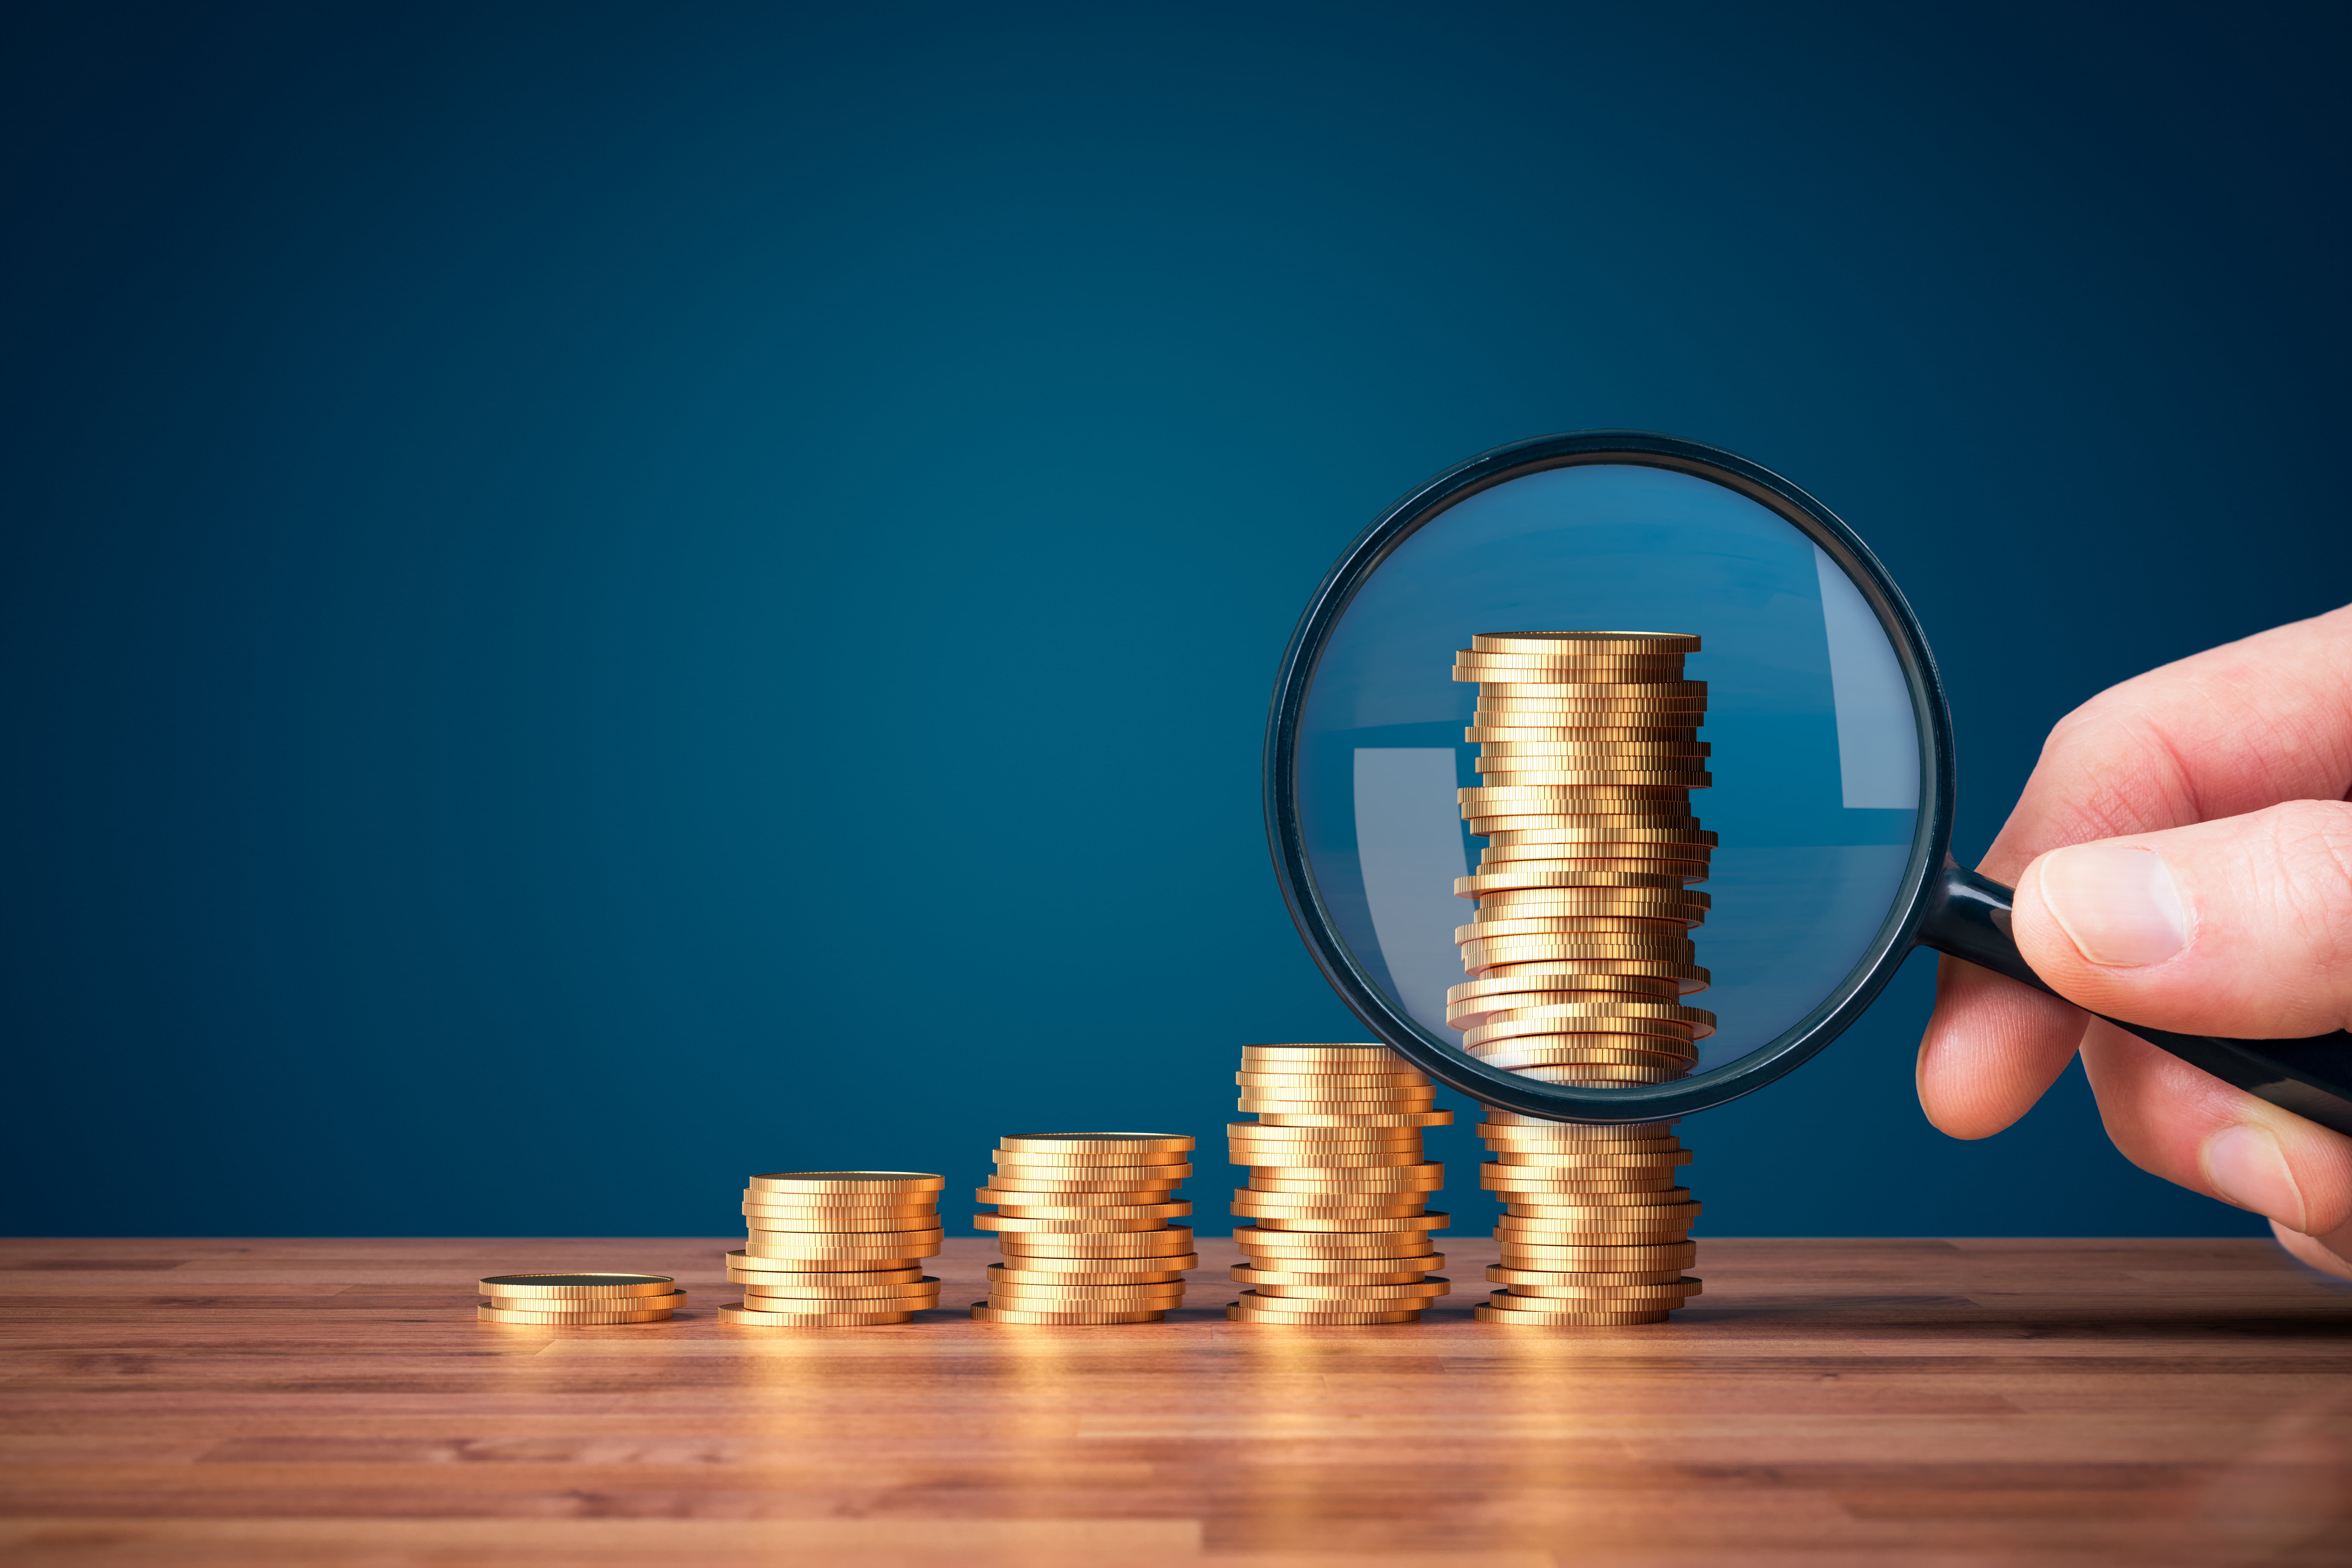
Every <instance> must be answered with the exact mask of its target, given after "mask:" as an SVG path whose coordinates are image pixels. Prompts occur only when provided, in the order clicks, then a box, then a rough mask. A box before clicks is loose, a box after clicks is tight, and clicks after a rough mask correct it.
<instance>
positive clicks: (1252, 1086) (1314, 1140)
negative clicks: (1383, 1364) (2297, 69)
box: [1225, 1045, 1454, 1325]
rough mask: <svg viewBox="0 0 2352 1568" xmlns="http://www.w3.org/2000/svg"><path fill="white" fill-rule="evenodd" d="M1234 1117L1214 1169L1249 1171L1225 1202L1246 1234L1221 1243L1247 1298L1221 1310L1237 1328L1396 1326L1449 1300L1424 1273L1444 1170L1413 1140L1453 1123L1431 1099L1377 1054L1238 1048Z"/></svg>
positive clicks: (1353, 1048) (1439, 1216)
mask: <svg viewBox="0 0 2352 1568" xmlns="http://www.w3.org/2000/svg"><path fill="white" fill-rule="evenodd" d="M1238 1078H1239V1081H1240V1084H1241V1089H1242V1094H1241V1109H1242V1110H1244V1111H1250V1112H1255V1113H1256V1116H1257V1120H1256V1121H1235V1122H1232V1123H1229V1124H1228V1126H1227V1128H1226V1133H1227V1139H1228V1142H1229V1146H1230V1147H1229V1153H1228V1157H1229V1158H1230V1159H1231V1160H1232V1161H1233V1163H1234V1164H1236V1165H1247V1166H1248V1167H1249V1168H1250V1183H1249V1185H1248V1186H1247V1187H1246V1188H1244V1189H1242V1190H1240V1191H1238V1192H1236V1193H1234V1215H1235V1216H1236V1217H1238V1218H1241V1219H1244V1220H1247V1221H1248V1222H1249V1223H1248V1224H1247V1225H1244V1226H1236V1227H1235V1229H1234V1240H1235V1241H1236V1242H1238V1243H1239V1244H1240V1245H1241V1248H1242V1251H1243V1252H1244V1253H1245V1254H1247V1255H1248V1258H1249V1261H1248V1262H1247V1263H1245V1264H1243V1265H1241V1266H1239V1267H1237V1268H1234V1271H1233V1275H1234V1279H1235V1280H1237V1281H1239V1282H1240V1283H1242V1284H1243V1285H1245V1286H1247V1287H1248V1289H1245V1290H1244V1291H1243V1292H1242V1298H1241V1300H1238V1301H1235V1302H1234V1303H1233V1304H1232V1305H1231V1306H1229V1307H1227V1308H1226V1309H1225V1316H1226V1317H1228V1318H1231V1319H1233V1320H1234V1321H1237V1322H1248V1323H1284V1324H1293V1325H1308V1324H1326V1323H1328V1324H1345V1323H1410V1322H1416V1321H1419V1320H1420V1318H1421V1314H1422V1311H1423V1309H1424V1308H1426V1307H1427V1306H1428V1305H1429V1304H1430V1302H1431V1301H1433V1300H1435V1299H1436V1298H1437V1297H1439V1296H1443V1295H1444V1294H1446V1292H1447V1291H1449V1290H1450V1289H1452V1288H1453V1287H1452V1286H1450V1285H1449V1284H1447V1283H1446V1281H1445V1280H1444V1279H1441V1278H1435V1277H1433V1275H1432V1272H1431V1271H1432V1270H1433V1269H1436V1268H1441V1267H1443V1266H1444V1262H1445V1259H1444V1257H1442V1256H1440V1255H1439V1254H1437V1253H1435V1252H1433V1250H1432V1247H1433V1241H1432V1237H1431V1233H1432V1232H1434V1231H1439V1230H1443V1229H1444V1228H1445V1225H1446V1220H1447V1217H1448V1216H1447V1215H1444V1214H1443V1213H1438V1212H1433V1211H1432V1210H1431V1209H1430V1208H1429V1207H1428V1201H1429V1195H1430V1194H1432V1193H1433V1192H1435V1191H1437V1189H1438V1188H1439V1187H1441V1186H1443V1185H1444V1167H1443V1166H1441V1165H1439V1164H1438V1163H1435V1162H1433V1161H1432V1160H1431V1159H1429V1158H1428V1156H1427V1155H1426V1154H1424V1153H1423V1151H1422V1146H1421V1139H1422V1129H1423V1128H1424V1127H1442V1126H1444V1125H1445V1124H1446V1123H1448V1122H1451V1121H1453V1120H1454V1113H1453V1112H1452V1111H1450V1110H1435V1109H1433V1100H1434V1099H1435V1097H1436V1089H1435V1088H1434V1086H1433V1085H1432V1084H1431V1083H1430V1081H1429V1079H1427V1078H1426V1077H1424V1076H1423V1074H1422V1073H1421V1072H1419V1071H1418V1070H1416V1069H1415V1068H1412V1067H1411V1066H1409V1065H1408V1064H1407V1063H1406V1062H1405V1061H1404V1059H1403V1058H1401V1057H1399V1056H1398V1055H1397V1054H1396V1053H1395V1052H1393V1051H1391V1050H1390V1049H1389V1048H1388V1047H1385V1046H1378V1045H1371V1046H1361V1045H1338V1046H1323V1045H1282V1046H1246V1047H1243V1050H1242V1068H1241V1072H1240V1074H1239V1075H1238Z"/></svg>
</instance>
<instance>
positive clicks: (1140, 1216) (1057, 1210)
mask: <svg viewBox="0 0 2352 1568" xmlns="http://www.w3.org/2000/svg"><path fill="white" fill-rule="evenodd" d="M1191 1213H1192V1205H1191V1204H1190V1203H1173V1204H1097V1205H1074V1204H1004V1203H1000V1204H998V1205H997V1206H996V1212H995V1213H994V1214H993V1215H982V1216H980V1217H983V1218H988V1219H1044V1220H1076V1221H1077V1222H1079V1223H1081V1224H1086V1225H1092V1224H1095V1223H1097V1221H1119V1222H1124V1221H1128V1220H1156V1219H1176V1218H1179V1217H1181V1216H1182V1215H1188V1214H1191ZM1120 1228H1122V1229H1125V1228H1127V1227H1126V1226H1125V1225H1124V1224H1122V1225H1121V1226H1120Z"/></svg>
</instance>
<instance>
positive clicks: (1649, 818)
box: [1462, 801, 1698, 843]
mask: <svg viewBox="0 0 2352 1568" xmlns="http://www.w3.org/2000/svg"><path fill="white" fill-rule="evenodd" d="M1651 804H1654V803H1652V802H1648V801H1633V802H1616V801H1599V802H1596V803H1594V805H1597V806H1598V807H1600V808H1601V809H1599V810H1595V809H1592V808H1591V807H1587V806H1582V805H1580V806H1578V807H1577V809H1575V810H1573V811H1568V810H1559V811H1529V810H1527V809H1525V808H1523V807H1512V808H1508V809H1506V810H1500V811H1487V810H1486V809H1485V808H1483V807H1482V808H1480V809H1477V810H1475V811H1465V812H1464V813H1463V814H1462V826H1463V827H1464V828H1465V830H1466V831H1467V832H1469V834H1470V835H1471V836H1472V837H1477V838H1484V839H1486V840H1487V841H1488V842H1489V843H1492V842H1493V841H1494V840H1496V839H1497V838H1500V837H1505V836H1506V835H1507V834H1512V833H1557V832H1569V831H1574V832H1585V831H1588V830H1595V829H1598V828H1599V825H1601V824H1602V823H1612V822H1615V823H1631V824H1633V825H1635V826H1642V827H1647V828H1654V829H1655V828H1668V827H1672V826H1674V825H1675V824H1676V823H1677V822H1681V823H1690V824H1695V823H1696V822H1697V820H1698V818H1696V817H1695V816H1687V815H1683V816H1662V815H1657V814H1654V813H1651V812H1647V811H1642V812H1640V813H1639V815H1634V814H1633V813H1630V812H1629V813H1628V814H1627V815H1625V816H1610V815H1608V814H1607V808H1608V807H1610V806H1612V805H1632V806H1633V807H1636V808H1639V807H1642V806H1645V805H1651Z"/></svg>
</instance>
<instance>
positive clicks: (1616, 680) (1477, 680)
mask: <svg viewBox="0 0 2352 1568" xmlns="http://www.w3.org/2000/svg"><path fill="white" fill-rule="evenodd" d="M1447 673H1448V674H1449V675H1451V676H1452V677H1453V679H1454V681H1455V682H1456V683H1457V684H1460V685H1463V686H1477V687H1482V688H1484V687H1492V686H1517V685H1525V684H1527V683H1529V682H1537V683H1540V684H1543V685H1546V686H1559V685H1573V686H1575V687H1577V688H1579V689H1583V688H1586V687H1593V686H1602V687H1607V686H1618V687H1634V688H1638V689H1641V690H1642V691H1643V692H1644V693H1645V694H1647V693H1651V692H1652V691H1653V689H1654V688H1656V687H1660V686H1672V685H1677V684H1685V683H1686V682H1687V678H1688V675H1689V672H1688V671H1687V670H1685V668H1683V661H1682V660H1681V659H1678V658H1651V659H1632V658H1624V659H1597V658H1596V659H1578V660H1570V659H1538V658H1529V657H1528V656H1525V655H1516V656H1515V655H1510V654H1505V655H1501V656H1499V657H1497V656H1493V655H1486V654H1473V655H1472V656H1470V657H1469V658H1455V659H1454V665H1453V668H1451V669H1450V670H1449V671H1447Z"/></svg>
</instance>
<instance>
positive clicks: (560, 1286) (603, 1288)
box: [481, 1274, 677, 1300]
mask: <svg viewBox="0 0 2352 1568" xmlns="http://www.w3.org/2000/svg"><path fill="white" fill-rule="evenodd" d="M676 1286H677V1280H676V1279H672V1278H671V1277H670V1276H668V1275H667V1274H492V1275H489V1276H488V1277H487V1278H485V1279H483V1280H482V1281H481V1287H482V1294H483V1295H485V1296H499V1297H507V1298H512V1299H516V1300H522V1299H530V1298H536V1299H545V1300H611V1299H613V1298H614V1297H627V1296H667V1295H668V1294H670V1292H671V1290H672V1289H674V1288H675V1287H676Z"/></svg>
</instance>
